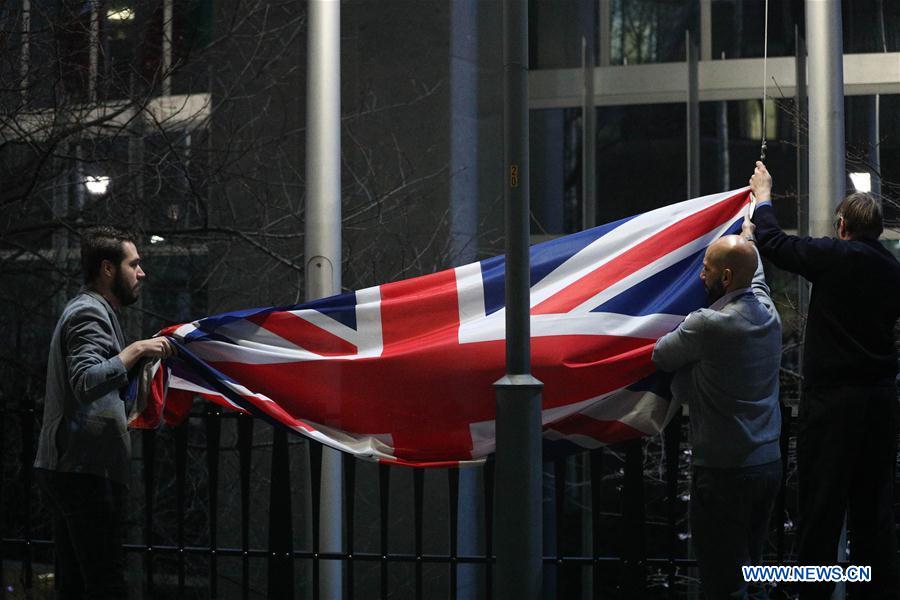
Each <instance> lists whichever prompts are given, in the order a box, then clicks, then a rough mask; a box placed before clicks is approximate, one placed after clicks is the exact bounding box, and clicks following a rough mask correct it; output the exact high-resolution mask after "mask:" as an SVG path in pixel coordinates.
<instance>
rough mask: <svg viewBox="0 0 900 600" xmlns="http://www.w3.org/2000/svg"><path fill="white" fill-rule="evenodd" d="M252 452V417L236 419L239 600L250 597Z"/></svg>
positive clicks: (241, 416)
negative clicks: (239, 484) (239, 549)
mask: <svg viewBox="0 0 900 600" xmlns="http://www.w3.org/2000/svg"><path fill="white" fill-rule="evenodd" d="M252 452H253V417H252V416H250V415H243V414H242V415H240V416H239V417H238V453H239V455H240V478H241V598H242V599H243V600H248V598H249V597H250V556H249V553H250V474H251V467H252V462H251V458H252Z"/></svg>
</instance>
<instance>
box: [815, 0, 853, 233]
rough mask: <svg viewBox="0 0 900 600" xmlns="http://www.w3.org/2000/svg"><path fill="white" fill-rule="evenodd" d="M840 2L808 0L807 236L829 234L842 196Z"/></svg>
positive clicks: (842, 93)
mask: <svg viewBox="0 0 900 600" xmlns="http://www.w3.org/2000/svg"><path fill="white" fill-rule="evenodd" d="M841 27H842V25H841V3H840V2H839V1H838V0H806V46H807V53H808V56H809V58H808V59H807V65H808V67H807V68H808V73H809V84H808V92H807V93H808V95H809V188H808V189H809V233H810V235H812V236H815V237H820V236H827V235H832V234H833V233H834V232H833V231H832V218H833V213H834V208H835V207H836V206H837V204H838V202H840V200H841V198H843V196H844V188H845V178H846V174H845V171H846V168H845V166H844V63H843V59H844V54H843V41H842V37H841Z"/></svg>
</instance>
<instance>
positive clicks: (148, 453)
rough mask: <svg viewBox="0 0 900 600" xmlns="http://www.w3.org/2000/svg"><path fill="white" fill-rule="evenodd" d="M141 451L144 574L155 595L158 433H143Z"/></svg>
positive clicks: (149, 591)
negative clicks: (154, 536) (154, 527)
mask: <svg viewBox="0 0 900 600" xmlns="http://www.w3.org/2000/svg"><path fill="white" fill-rule="evenodd" d="M141 434H142V435H141V449H142V451H143V455H144V506H146V509H145V511H144V550H145V552H144V574H145V575H146V590H147V595H148V596H150V597H151V598H152V597H153V595H154V593H155V592H154V588H153V571H154V568H153V567H154V565H153V513H154V511H153V492H154V491H155V490H156V478H155V475H156V431H154V430H152V429H145V430H144V431H142V432H141Z"/></svg>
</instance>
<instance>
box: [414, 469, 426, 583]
mask: <svg viewBox="0 0 900 600" xmlns="http://www.w3.org/2000/svg"><path fill="white" fill-rule="evenodd" d="M424 491H425V472H424V471H422V469H415V470H414V471H413V529H414V544H415V552H416V569H415V570H416V600H422V529H423V523H422V517H423V512H424V503H425V500H424V498H423V496H424Z"/></svg>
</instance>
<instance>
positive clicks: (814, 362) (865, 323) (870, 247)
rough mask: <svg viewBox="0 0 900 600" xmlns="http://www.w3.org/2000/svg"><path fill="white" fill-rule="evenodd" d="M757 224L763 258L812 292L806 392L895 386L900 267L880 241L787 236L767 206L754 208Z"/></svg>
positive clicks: (805, 363)
mask: <svg viewBox="0 0 900 600" xmlns="http://www.w3.org/2000/svg"><path fill="white" fill-rule="evenodd" d="M753 223H754V224H755V225H756V237H757V240H758V241H759V248H760V252H761V253H762V255H763V256H764V257H766V258H767V259H769V260H770V261H772V262H773V263H774V264H775V265H776V266H778V267H780V268H782V269H784V270H786V271H790V272H792V273H798V274H800V275H802V276H803V277H805V278H806V279H807V280H809V281H810V282H811V283H812V284H813V285H812V294H811V296H810V303H809V315H808V317H807V322H806V340H805V342H804V347H803V376H804V380H803V385H804V386H806V387H815V386H836V385H882V384H884V385H888V384H891V385H892V384H893V383H894V379H895V377H896V376H897V352H896V349H895V345H894V325H895V323H896V322H897V318H898V317H900V263H898V262H897V260H896V259H895V258H894V257H893V256H892V255H891V254H890V252H888V251H887V249H885V248H884V246H882V245H881V244H880V243H879V242H878V241H877V240H865V239H860V240H839V239H835V238H811V237H805V238H800V237H797V236H794V235H788V234H786V233H784V232H783V231H782V230H781V228H780V227H779V226H778V222H777V221H776V219H775V212H774V210H773V209H772V205H771V204H769V203H765V204H761V205H760V206H759V207H757V209H756V212H755V214H754V215H753Z"/></svg>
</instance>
